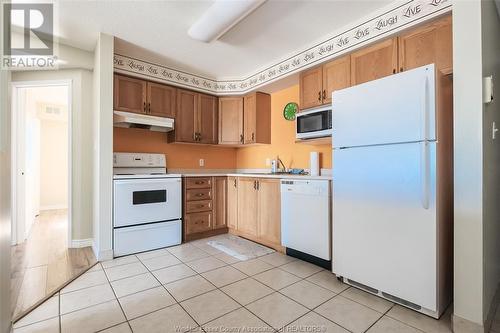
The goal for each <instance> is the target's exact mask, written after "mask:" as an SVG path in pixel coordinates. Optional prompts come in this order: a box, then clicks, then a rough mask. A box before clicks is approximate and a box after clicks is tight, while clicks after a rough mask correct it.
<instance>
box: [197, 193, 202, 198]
mask: <svg viewBox="0 0 500 333" xmlns="http://www.w3.org/2000/svg"><path fill="white" fill-rule="evenodd" d="M203 195H204V194H203V193H196V196H197V197H202V196H203Z"/></svg>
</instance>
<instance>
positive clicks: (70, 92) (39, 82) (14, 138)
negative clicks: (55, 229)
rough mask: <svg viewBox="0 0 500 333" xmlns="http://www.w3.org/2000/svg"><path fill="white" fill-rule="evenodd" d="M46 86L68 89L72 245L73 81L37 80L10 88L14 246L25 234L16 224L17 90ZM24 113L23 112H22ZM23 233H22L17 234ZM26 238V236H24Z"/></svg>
mask: <svg viewBox="0 0 500 333" xmlns="http://www.w3.org/2000/svg"><path fill="white" fill-rule="evenodd" d="M47 86H67V87H68V127H67V129H68V133H67V136H68V207H67V208H68V244H72V225H73V210H72V203H73V193H72V188H73V184H72V179H73V168H72V165H73V163H72V162H73V161H72V160H73V149H72V144H73V140H72V133H73V124H72V119H73V115H72V113H73V112H72V111H73V105H72V102H73V101H72V96H73V80H72V79H61V80H37V81H16V82H11V87H12V96H13V98H12V119H11V128H12V134H11V144H12V161H11V166H12V189H11V195H12V198H13V200H12V207H11V208H12V230H13V234H12V237H11V244H12V245H15V244H18V243H21V242H22V241H24V239H25V237H23V234H26V232H25V230H18V228H19V227H20V224H19V223H17V221H18V211H17V209H18V208H19V207H17V206H18V205H17V204H16V202H18V200H17V199H18V198H17V195H18V191H17V184H18V183H19V178H20V175H19V173H18V172H17V170H18V168H17V159H18V154H17V148H16V145H17V141H18V140H17V135H18V133H17V132H18V128H17V126H18V121H19V115H20V114H21V113H19V112H16V110H17V107H18V105H17V102H18V101H17V99H18V96H17V93H18V91H17V89H19V88H35V87H47ZM23 113H24V112H23ZM19 231H23V232H19ZM26 236H27V235H26ZM20 237H23V239H20Z"/></svg>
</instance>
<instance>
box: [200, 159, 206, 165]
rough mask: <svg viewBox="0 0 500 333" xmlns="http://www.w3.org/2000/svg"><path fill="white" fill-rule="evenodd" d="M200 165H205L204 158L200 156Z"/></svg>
mask: <svg viewBox="0 0 500 333" xmlns="http://www.w3.org/2000/svg"><path fill="white" fill-rule="evenodd" d="M200 166H201V167H204V166H205V160H204V159H203V158H200Z"/></svg>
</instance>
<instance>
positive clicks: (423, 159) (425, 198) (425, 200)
mask: <svg viewBox="0 0 500 333" xmlns="http://www.w3.org/2000/svg"><path fill="white" fill-rule="evenodd" d="M430 169H431V166H430V151H429V142H427V141H422V142H421V143H420V184H421V190H420V191H421V192H420V200H421V202H422V207H423V208H424V209H429V200H430V198H429V196H430V193H429V191H430V173H431V170H430Z"/></svg>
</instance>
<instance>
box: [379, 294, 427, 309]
mask: <svg viewBox="0 0 500 333" xmlns="http://www.w3.org/2000/svg"><path fill="white" fill-rule="evenodd" d="M382 295H383V296H384V297H385V298H387V299H390V300H392V301H394V302H396V303H399V304H402V305H404V306H407V307H409V308H412V309H414V310H417V311H419V310H421V309H422V307H421V306H420V305H417V304H415V303H412V302H408V301H406V300H404V299H402V298H399V297H396V296H392V295H391V294H387V293H384V292H382Z"/></svg>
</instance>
